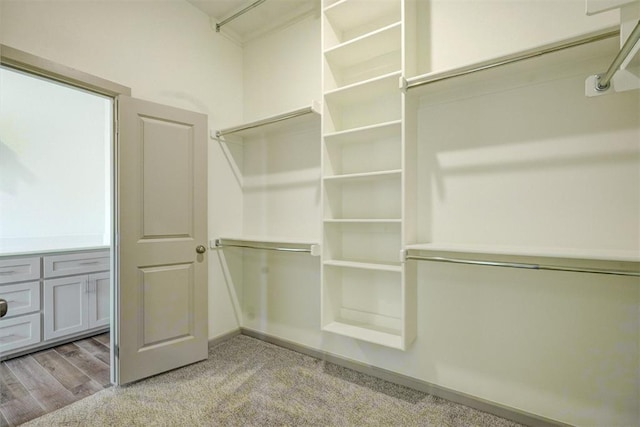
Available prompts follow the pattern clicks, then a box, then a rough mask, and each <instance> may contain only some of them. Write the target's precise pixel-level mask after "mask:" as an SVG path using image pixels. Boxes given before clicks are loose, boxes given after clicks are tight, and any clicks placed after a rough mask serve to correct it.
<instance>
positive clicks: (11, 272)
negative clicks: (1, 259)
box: [0, 270, 17, 276]
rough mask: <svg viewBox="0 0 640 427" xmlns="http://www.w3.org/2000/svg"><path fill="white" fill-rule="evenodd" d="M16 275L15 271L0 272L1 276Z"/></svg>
mask: <svg viewBox="0 0 640 427" xmlns="http://www.w3.org/2000/svg"><path fill="white" fill-rule="evenodd" d="M15 273H17V271H15V270H9V271H0V274H1V275H3V276H8V275H9V274H15Z"/></svg>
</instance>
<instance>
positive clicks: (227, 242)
mask: <svg viewBox="0 0 640 427" xmlns="http://www.w3.org/2000/svg"><path fill="white" fill-rule="evenodd" d="M209 247H210V248H211V249H222V248H225V247H236V248H247V249H265V250H274V251H281V252H308V253H310V254H311V255H313V256H319V255H320V248H321V246H320V243H318V242H316V241H311V240H301V239H290V238H266V237H219V238H218V239H215V240H210V241H209Z"/></svg>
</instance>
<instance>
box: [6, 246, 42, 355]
mask: <svg viewBox="0 0 640 427" xmlns="http://www.w3.org/2000/svg"><path fill="white" fill-rule="evenodd" d="M34 279H35V280H34ZM39 279H40V258H38V257H29V258H13V259H8V260H0V298H2V299H4V300H5V301H7V313H6V315H5V316H4V317H3V318H2V319H0V353H5V352H8V351H12V350H15V349H18V348H21V347H24V346H29V345H34V344H37V343H39V342H40V340H41V336H40V335H41V334H40V326H41V325H40V282H39Z"/></svg>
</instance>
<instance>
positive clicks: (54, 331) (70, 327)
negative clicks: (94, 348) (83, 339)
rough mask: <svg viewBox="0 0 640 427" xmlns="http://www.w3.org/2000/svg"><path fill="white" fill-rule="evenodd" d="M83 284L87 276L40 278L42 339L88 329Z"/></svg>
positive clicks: (86, 280)
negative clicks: (42, 320) (42, 310)
mask: <svg viewBox="0 0 640 427" xmlns="http://www.w3.org/2000/svg"><path fill="white" fill-rule="evenodd" d="M87 285H88V276H87V275H83V276H72V277H65V278H61V279H50V280H45V281H44V339H45V340H49V339H52V338H59V337H63V336H66V335H69V334H74V333H77V332H82V331H84V330H86V329H87V328H88V318H89V313H88V311H89V310H88V307H87V290H88V287H87Z"/></svg>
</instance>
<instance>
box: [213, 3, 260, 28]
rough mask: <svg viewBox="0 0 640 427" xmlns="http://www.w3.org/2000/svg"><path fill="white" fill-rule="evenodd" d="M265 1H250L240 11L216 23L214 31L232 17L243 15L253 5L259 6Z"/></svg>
mask: <svg viewBox="0 0 640 427" xmlns="http://www.w3.org/2000/svg"><path fill="white" fill-rule="evenodd" d="M265 1H267V0H258V1H256V2H254V3H251V4H250V5H249V6H247V7H245V8H244V9H242V10H241V11H239V12H237V13H234V14H233V15H231V16H230V17H228V18H227V19H224V20H223V21H222V22H218V23H216V33H219V32H220V27H222V26H223V25H224V24H227V23H229V22H231V21H233V20H234V19H236V18H237V17H238V16H240V15H244V14H245V13H247V12H248V11H250V10H251V9H253V8H254V7H257V6H260V5H261V4H262V3H264V2H265Z"/></svg>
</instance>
